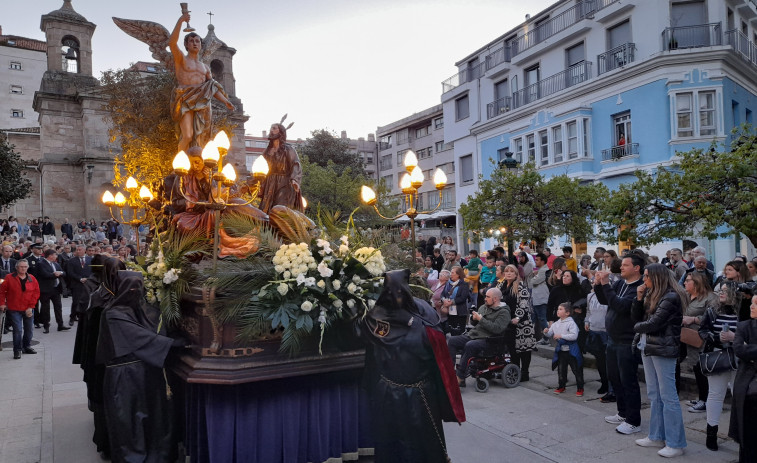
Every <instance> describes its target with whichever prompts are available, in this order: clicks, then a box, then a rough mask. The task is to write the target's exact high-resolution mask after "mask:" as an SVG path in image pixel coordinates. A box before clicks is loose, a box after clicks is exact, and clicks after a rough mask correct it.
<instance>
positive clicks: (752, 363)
mask: <svg viewBox="0 0 757 463" xmlns="http://www.w3.org/2000/svg"><path fill="white" fill-rule="evenodd" d="M733 350H734V352H735V353H736V355H737V356H738V358H739V369H738V371H737V372H736V379H735V380H734V381H733V404H732V407H731V423H730V428H729V429H728V437H730V438H732V439H733V440H734V441H736V442H738V443H739V462H753V461H757V460H756V459H757V390H756V389H757V320H755V319H748V320H745V321H742V322H740V323H739V324H738V327H737V328H736V339H734V341H733Z"/></svg>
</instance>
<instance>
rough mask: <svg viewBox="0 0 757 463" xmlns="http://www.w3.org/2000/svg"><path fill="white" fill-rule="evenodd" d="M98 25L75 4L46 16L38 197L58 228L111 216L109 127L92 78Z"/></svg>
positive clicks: (37, 99) (38, 106) (67, 1)
mask: <svg viewBox="0 0 757 463" xmlns="http://www.w3.org/2000/svg"><path fill="white" fill-rule="evenodd" d="M95 27H96V26H95V24H93V23H91V22H89V21H87V19H86V18H85V17H84V16H82V15H81V14H79V13H77V12H76V11H75V10H74V8H73V6H72V4H71V0H64V1H63V6H61V7H60V8H59V9H57V10H55V11H51V12H50V13H48V14H45V15H43V16H42V20H41V22H40V28H41V29H42V31H43V32H44V33H45V38H46V42H47V71H46V72H45V73H44V75H43V77H42V82H41V85H40V89H39V91H37V92H36V93H35V95H34V110H35V111H36V112H37V113H38V114H39V125H40V151H41V158H40V160H39V165H38V172H39V178H38V179H37V182H36V183H37V185H35V186H36V187H37V188H39V189H40V190H41V191H37V192H36V193H37V194H36V195H35V196H36V197H37V198H39V201H40V204H39V210H40V215H48V216H50V218H51V219H52V220H53V222H54V223H56V224H59V223H60V222H61V220H62V219H63V218H68V219H69V220H70V221H71V222H74V221H76V220H78V219H81V218H82V217H87V218H96V219H98V220H101V219H104V218H106V217H107V210H106V209H105V208H104V206H102V204H101V203H100V201H99V198H100V195H101V194H102V193H101V191H102V190H104V189H105V188H106V185H109V184H110V181H111V180H112V179H113V155H112V154H111V150H110V148H111V147H110V146H109V140H108V127H107V125H106V123H105V120H104V116H105V112H104V111H103V105H104V103H105V101H104V100H103V98H102V96H101V94H100V92H99V85H100V84H99V81H98V80H97V79H96V78H95V77H94V76H93V75H92V36H93V34H94V32H95Z"/></svg>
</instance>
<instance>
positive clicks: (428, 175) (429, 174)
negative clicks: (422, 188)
mask: <svg viewBox="0 0 757 463" xmlns="http://www.w3.org/2000/svg"><path fill="white" fill-rule="evenodd" d="M432 178H434V172H433V169H428V170H424V171H423V180H424V181H426V180H431V179H432Z"/></svg>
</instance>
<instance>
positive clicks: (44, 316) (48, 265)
mask: <svg viewBox="0 0 757 463" xmlns="http://www.w3.org/2000/svg"><path fill="white" fill-rule="evenodd" d="M57 260H58V254H57V253H56V252H55V249H48V250H47V251H45V257H44V259H42V261H41V262H40V263H39V264H37V265H38V268H37V280H38V281H39V304H40V319H41V322H42V324H43V325H44V327H45V331H44V332H45V333H49V332H50V302H52V303H53V310H54V311H55V321H56V322H57V323H58V331H65V330H70V329H71V328H70V327H68V326H65V325H63V304H62V303H61V300H60V295H61V292H63V282H62V281H61V278H62V277H63V276H64V275H65V273H64V272H63V270H62V269H61V268H60V265H58V262H57Z"/></svg>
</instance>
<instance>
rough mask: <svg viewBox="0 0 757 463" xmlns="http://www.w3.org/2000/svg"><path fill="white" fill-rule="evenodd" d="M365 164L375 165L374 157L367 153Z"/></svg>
mask: <svg viewBox="0 0 757 463" xmlns="http://www.w3.org/2000/svg"><path fill="white" fill-rule="evenodd" d="M365 163H366V164H373V155H372V154H369V153H366V154H365Z"/></svg>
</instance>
